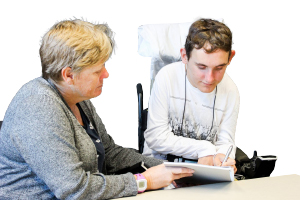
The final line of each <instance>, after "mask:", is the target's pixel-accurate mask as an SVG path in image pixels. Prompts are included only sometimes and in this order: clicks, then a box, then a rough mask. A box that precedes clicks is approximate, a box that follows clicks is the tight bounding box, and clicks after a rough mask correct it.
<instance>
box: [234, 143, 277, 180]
mask: <svg viewBox="0 0 300 200" xmlns="http://www.w3.org/2000/svg"><path fill="white" fill-rule="evenodd" d="M276 160H277V157H276V156H273V155H268V156H257V151H254V154H253V157H252V158H251V159H249V158H248V156H247V155H246V154H245V153H244V152H243V151H242V150H241V149H239V148H238V147H237V148H236V159H235V161H236V168H237V172H236V174H237V176H236V178H238V179H251V178H260V177H268V176H270V174H271V173H272V172H273V170H274V168H275V162H276ZM239 175H242V176H239Z"/></svg>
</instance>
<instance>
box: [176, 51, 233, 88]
mask: <svg viewBox="0 0 300 200" xmlns="http://www.w3.org/2000/svg"><path fill="white" fill-rule="evenodd" d="M180 52H181V58H182V62H183V63H184V64H186V67H187V77H188V80H189V81H190V83H191V84H192V85H193V86H194V87H196V88H198V89H199V90H200V91H201V92H204V93H210V92H212V91H213V90H214V89H215V88H216V86H217V85H218V84H219V83H220V82H221V81H222V79H223V76H224V73H225V70H226V68H227V66H228V65H229V64H230V61H231V59H232V58H233V56H234V55H235V51H231V55H230V58H229V59H228V56H229V52H225V51H224V50H221V49H217V50H216V51H214V52H212V53H206V52H205V50H204V49H203V48H201V49H195V48H194V49H193V50H192V52H191V54H190V59H189V60H187V55H186V51H185V49H184V48H183V49H181V50H180Z"/></svg>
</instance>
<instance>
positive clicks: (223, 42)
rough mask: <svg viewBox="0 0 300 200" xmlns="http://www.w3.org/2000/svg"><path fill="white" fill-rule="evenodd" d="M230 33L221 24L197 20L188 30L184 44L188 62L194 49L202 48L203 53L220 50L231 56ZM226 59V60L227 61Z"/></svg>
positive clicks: (208, 20) (207, 20) (210, 20)
mask: <svg viewBox="0 0 300 200" xmlns="http://www.w3.org/2000/svg"><path fill="white" fill-rule="evenodd" d="M231 46H232V33H231V31H230V29H229V28H228V27H227V26H226V25H225V24H223V23H221V22H218V21H216V20H212V19H199V20H197V21H195V22H194V23H193V24H192V25H191V27H190V29H189V33H188V36H187V38H186V42H185V50H186V54H187V58H188V60H189V59H190V57H191V52H192V50H193V49H194V48H196V49H201V48H203V49H204V50H205V52H207V53H212V52H214V51H216V50H217V49H222V50H224V51H226V52H229V57H230V54H231ZM229 57H228V59H229Z"/></svg>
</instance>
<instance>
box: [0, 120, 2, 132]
mask: <svg viewBox="0 0 300 200" xmlns="http://www.w3.org/2000/svg"><path fill="white" fill-rule="evenodd" d="M1 126H2V121H0V130H1Z"/></svg>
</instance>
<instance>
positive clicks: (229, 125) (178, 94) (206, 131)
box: [143, 62, 239, 159]
mask: <svg viewBox="0 0 300 200" xmlns="http://www.w3.org/2000/svg"><path fill="white" fill-rule="evenodd" d="M185 76H186V75H185V67H184V64H183V63H182V62H176V63H172V64H170V65H167V66H165V67H164V68H162V69H161V70H160V71H159V73H158V74H157V76H156V78H155V82H154V84H153V87H152V91H151V96H150V100H149V108H148V121H147V130H146V131H145V133H144V135H145V146H144V152H143V154H144V155H147V156H152V157H156V158H160V159H166V155H167V154H173V155H177V156H182V157H184V158H188V159H198V158H200V157H204V156H208V155H214V154H217V153H223V154H226V152H227V150H228V148H229V146H230V145H231V144H233V145H234V143H235V130H236V123H237V117H238V112H239V92H238V89H237V87H236V85H235V84H234V82H233V81H232V80H231V78H230V77H229V76H228V75H227V74H226V73H225V74H224V77H223V80H222V81H221V82H220V83H219V84H218V85H217V93H216V89H214V90H213V91H212V92H211V93H203V92H201V91H200V90H199V89H197V88H195V87H194V86H192V85H191V83H190V82H189V80H188V78H186V107H185V114H184V120H183V127H182V132H181V131H180V130H181V124H182V117H183V109H184V102H185ZM215 95H216V101H215V109H214V120H213V104H214V98H215ZM212 121H213V128H212V129H211V126H212ZM210 130H211V133H210ZM235 149H236V148H235V145H234V148H233V150H232V152H231V154H230V157H231V158H233V159H234V158H235Z"/></svg>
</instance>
